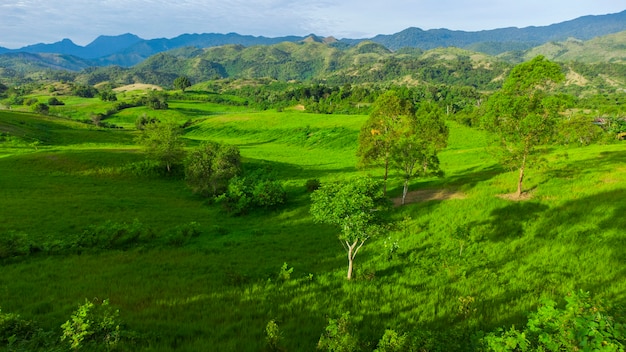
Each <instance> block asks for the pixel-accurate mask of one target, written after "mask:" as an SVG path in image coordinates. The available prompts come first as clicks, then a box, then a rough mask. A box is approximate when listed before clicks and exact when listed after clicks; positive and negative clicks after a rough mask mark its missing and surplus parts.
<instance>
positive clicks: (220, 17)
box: [0, 0, 626, 49]
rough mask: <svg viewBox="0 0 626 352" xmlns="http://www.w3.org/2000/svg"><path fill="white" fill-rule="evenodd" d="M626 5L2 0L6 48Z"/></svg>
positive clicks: (583, 0) (359, 27)
mask: <svg viewBox="0 0 626 352" xmlns="http://www.w3.org/2000/svg"><path fill="white" fill-rule="evenodd" d="M623 10H626V3H625V2H624V0H525V1H509V0H471V1H470V0H416V1H407V0H377V1H371V0H342V1H331V0H317V1H313V0H248V1H244V0H219V1H218V0H174V1H172V0H97V1H96V0H55V1H50V0H0V46H2V47H7V48H11V49H13V48H19V47H22V46H24V45H28V44H35V43H52V42H56V41H59V40H61V39H63V38H69V39H71V40H72V41H74V42H75V43H76V44H79V45H86V44H88V43H90V42H91V41H93V40H94V39H95V38H96V37H97V36H98V35H118V34H124V33H133V34H136V35H138V36H140V37H142V38H144V39H152V38H163V37H165V38H173V37H176V36H178V35H180V34H184V33H229V32H236V33H239V34H250V35H257V36H258V35H263V36H267V37H278V36H284V35H307V34H310V33H314V34H317V35H320V36H330V35H332V36H335V37H336V38H368V37H372V36H374V35H376V34H393V33H397V32H399V31H401V30H403V29H406V28H408V27H419V28H422V29H432V28H448V29H455V30H466V31H477V30H485V29H494V28H502V27H528V26H544V25H549V24H553V23H558V22H563V21H567V20H571V19H574V18H577V17H580V16H585V15H602V14H608V13H616V12H621V11H623Z"/></svg>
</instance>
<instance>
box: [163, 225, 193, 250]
mask: <svg viewBox="0 0 626 352" xmlns="http://www.w3.org/2000/svg"><path fill="white" fill-rule="evenodd" d="M198 236H200V225H199V224H198V223H197V222H195V221H192V222H190V223H188V224H184V225H180V226H177V227H175V228H173V229H172V230H170V231H169V232H168V234H167V236H166V237H167V244H169V245H170V246H182V245H184V244H185V243H187V242H188V241H189V240H190V239H191V238H193V237H198Z"/></svg>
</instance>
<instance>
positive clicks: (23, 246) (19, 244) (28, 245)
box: [0, 231, 33, 259]
mask: <svg viewBox="0 0 626 352" xmlns="http://www.w3.org/2000/svg"><path fill="white" fill-rule="evenodd" d="M32 248H33V242H32V241H31V240H30V238H29V236H28V235H27V234H25V233H21V232H15V231H9V232H7V233H4V234H2V235H0V259H6V258H12V257H20V256H24V255H28V254H30V252H31V250H32Z"/></svg>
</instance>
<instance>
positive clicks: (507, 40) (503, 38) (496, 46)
mask: <svg viewBox="0 0 626 352" xmlns="http://www.w3.org/2000/svg"><path fill="white" fill-rule="evenodd" d="M624 30H626V11H622V12H620V13H616V14H609V15H599V16H584V17H579V18H577V19H574V20H571V21H566V22H561V23H557V24H552V25H549V26H542V27H525V28H515V27H510V28H501V29H493V30H485V31H478V32H465V31H452V30H449V29H431V30H428V31H424V30H422V29H419V28H408V29H405V30H403V31H401V32H399V33H396V34H392V35H377V36H375V37H374V38H371V40H372V41H374V42H376V43H380V44H382V45H384V46H386V47H388V48H389V49H392V50H396V49H400V48H402V47H415V48H420V49H424V50H428V49H433V48H437V47H451V46H453V47H457V48H467V49H474V50H477V49H480V50H481V51H483V52H486V53H488V54H491V55H494V54H499V53H502V52H505V51H511V50H519V49H528V48H530V47H533V46H537V45H541V44H544V43H547V42H550V41H563V40H566V39H568V38H576V39H580V40H588V39H591V38H594V37H598V36H602V35H606V34H611V33H616V32H621V31H624ZM346 41H348V42H353V43H354V42H358V40H352V39H346Z"/></svg>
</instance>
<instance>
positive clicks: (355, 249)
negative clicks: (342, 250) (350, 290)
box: [346, 238, 367, 280]
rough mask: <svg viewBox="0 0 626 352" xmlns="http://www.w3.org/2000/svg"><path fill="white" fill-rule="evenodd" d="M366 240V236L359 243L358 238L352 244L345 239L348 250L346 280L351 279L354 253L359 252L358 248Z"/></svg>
mask: <svg viewBox="0 0 626 352" xmlns="http://www.w3.org/2000/svg"><path fill="white" fill-rule="evenodd" d="M366 240H367V238H366V239H364V240H361V243H359V240H358V239H357V240H355V241H354V242H353V243H352V244H350V243H349V242H348V241H346V249H347V250H348V276H347V279H348V280H350V279H352V269H353V268H354V257H356V254H357V253H358V252H359V249H361V247H363V244H365V241H366Z"/></svg>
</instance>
